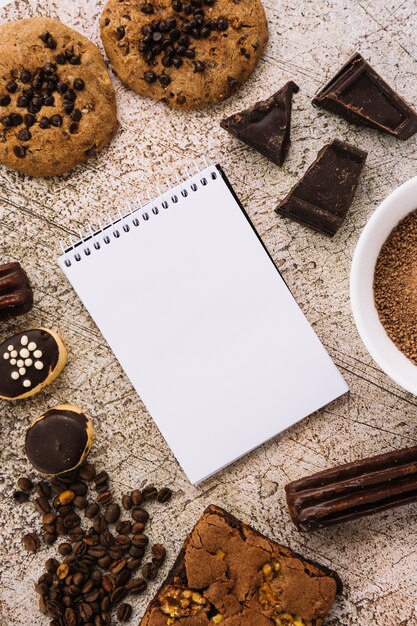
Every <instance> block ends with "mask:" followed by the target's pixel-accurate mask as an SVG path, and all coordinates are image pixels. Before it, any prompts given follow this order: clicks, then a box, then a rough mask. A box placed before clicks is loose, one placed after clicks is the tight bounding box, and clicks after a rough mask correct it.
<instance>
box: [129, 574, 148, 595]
mask: <svg viewBox="0 0 417 626" xmlns="http://www.w3.org/2000/svg"><path fill="white" fill-rule="evenodd" d="M147 586H148V583H147V582H146V580H145V579H144V578H132V580H130V581H129V582H128V583H127V585H126V589H127V590H128V592H129V593H131V594H133V595H137V594H139V593H143V592H144V591H145V589H146V587H147Z"/></svg>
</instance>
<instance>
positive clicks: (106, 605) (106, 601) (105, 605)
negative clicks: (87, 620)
mask: <svg viewBox="0 0 417 626" xmlns="http://www.w3.org/2000/svg"><path fill="white" fill-rule="evenodd" d="M110 608H111V603H110V598H109V596H104V598H103V599H102V601H101V602H100V610H101V611H109V609H110Z"/></svg>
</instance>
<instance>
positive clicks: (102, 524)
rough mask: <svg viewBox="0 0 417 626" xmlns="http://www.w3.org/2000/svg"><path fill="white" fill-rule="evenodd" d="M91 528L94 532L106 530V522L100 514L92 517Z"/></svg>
mask: <svg viewBox="0 0 417 626" xmlns="http://www.w3.org/2000/svg"><path fill="white" fill-rule="evenodd" d="M93 528H94V530H95V531H96V533H102V532H104V531H106V530H107V528H108V527H107V522H106V520H105V519H104V517H103V516H102V515H97V516H96V517H95V518H94V519H93Z"/></svg>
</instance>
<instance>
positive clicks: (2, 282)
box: [0, 262, 33, 320]
mask: <svg viewBox="0 0 417 626" xmlns="http://www.w3.org/2000/svg"><path fill="white" fill-rule="evenodd" d="M32 306H33V293H32V289H31V288H30V285H29V281H28V277H27V275H26V272H25V271H24V269H23V268H22V266H21V265H20V263H17V262H12V263H6V264H4V265H0V320H6V319H9V318H10V317H14V316H16V315H23V314H24V313H27V312H28V311H30V309H31V308H32Z"/></svg>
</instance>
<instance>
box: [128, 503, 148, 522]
mask: <svg viewBox="0 0 417 626" xmlns="http://www.w3.org/2000/svg"><path fill="white" fill-rule="evenodd" d="M132 517H133V519H134V520H135V522H142V523H143V524H145V523H146V522H147V521H148V519H149V513H148V511H146V510H145V509H141V508H140V507H135V508H133V509H132Z"/></svg>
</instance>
